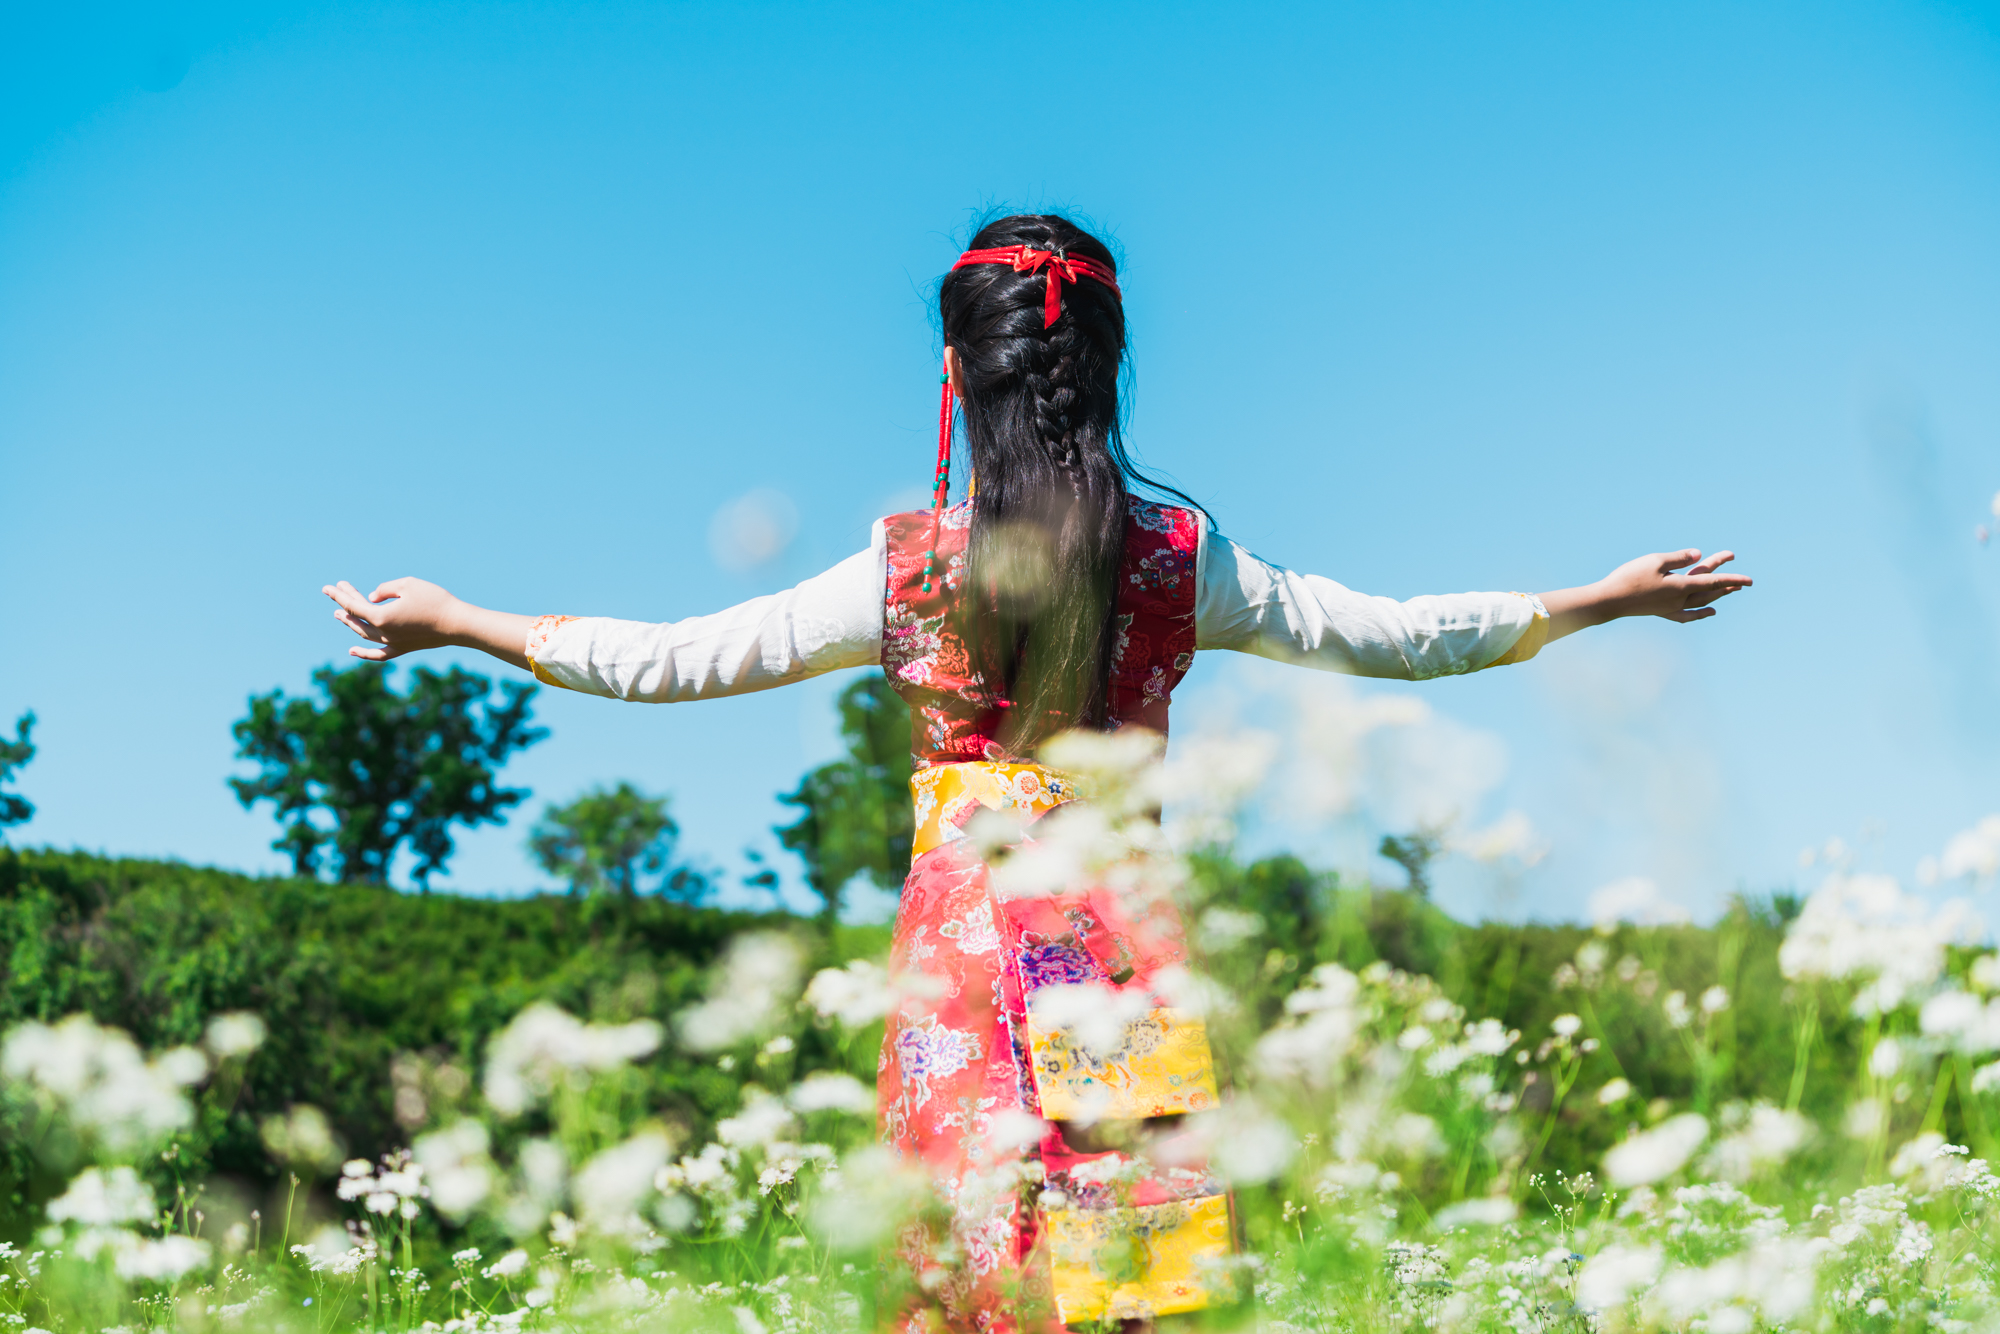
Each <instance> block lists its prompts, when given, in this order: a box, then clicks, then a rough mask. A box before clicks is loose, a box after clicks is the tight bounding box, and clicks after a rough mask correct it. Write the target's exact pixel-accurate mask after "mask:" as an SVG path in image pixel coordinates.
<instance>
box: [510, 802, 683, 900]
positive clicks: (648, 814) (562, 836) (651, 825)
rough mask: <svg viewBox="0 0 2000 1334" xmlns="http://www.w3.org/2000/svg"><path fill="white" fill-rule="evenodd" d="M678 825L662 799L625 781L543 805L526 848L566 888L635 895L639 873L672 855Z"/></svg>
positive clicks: (661, 867) (646, 872) (648, 871)
mask: <svg viewBox="0 0 2000 1334" xmlns="http://www.w3.org/2000/svg"><path fill="white" fill-rule="evenodd" d="M679 833H680V826H679V825H677V824H675V823H674V818H673V816H671V815H669V814H667V798H665V797H649V796H647V795H646V794H645V793H643V792H641V791H639V790H638V789H637V788H635V787H633V786H632V785H631V784H630V783H620V784H619V785H618V786H617V787H614V788H612V789H610V790H609V791H606V790H605V789H603V788H596V789H593V790H592V791H589V792H586V793H584V794H583V795H582V796H580V797H578V798H577V799H576V800H575V801H572V802H570V803H569V804H568V805H566V806H554V805H552V806H549V807H548V808H547V809H545V810H544V811H543V812H542V818H541V819H540V820H538V821H536V822H535V827H534V829H533V830H532V831H530V833H529V834H528V850H529V851H530V852H531V853H533V854H534V857H535V861H536V863H537V864H539V865H540V866H541V868H542V869H543V870H544V871H547V872H548V873H549V874H550V875H553V876H560V877H561V878H562V879H564V880H567V881H568V882H569V887H570V889H571V891H572V892H574V893H577V894H596V893H601V892H602V891H604V890H616V891H617V892H618V893H620V894H621V895H623V896H624V897H626V898H628V899H629V898H634V897H636V896H637V895H638V893H639V877H640V876H641V875H657V874H658V873H659V872H661V871H662V870H664V869H665V868H666V865H667V859H668V858H669V857H670V856H672V855H673V847H674V839H675V837H676V836H678V835H679Z"/></svg>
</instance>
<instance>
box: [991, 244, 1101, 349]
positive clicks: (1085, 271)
mask: <svg viewBox="0 0 2000 1334" xmlns="http://www.w3.org/2000/svg"><path fill="white" fill-rule="evenodd" d="M968 264H1011V265H1013V266H1014V272H1016V273H1033V272H1034V271H1035V270H1036V269H1043V268H1045V269H1047V270H1048V274H1049V287H1048V293H1047V295H1046V296H1044V297H1043V298H1042V327H1043V328H1044V329H1049V328H1053V327H1054V326H1055V322H1056V317H1057V316H1058V315H1060V314H1062V285H1063V284H1064V283H1066V282H1069V283H1073V282H1075V281H1076V279H1077V275H1078V274H1082V275H1083V276H1084V277H1086V278H1095V279H1097V281H1099V282H1101V283H1103V284H1104V285H1105V286H1106V287H1108V288H1110V289H1111V294H1112V295H1113V296H1117V297H1121V298H1122V297H1123V296H1124V293H1122V292H1120V291H1119V290H1118V275H1117V274H1116V273H1115V272H1113V271H1112V269H1111V267H1110V266H1109V265H1106V264H1099V263H1098V262H1097V261H1096V260H1094V259H1087V258H1085V257H1084V256H1082V255H1065V254H1064V253H1063V252H1062V251H1060V250H1037V249H1035V248H1034V247H1033V246H1025V245H1010V246H1001V247H999V248H998V249H995V250H968V251H966V252H965V253H964V254H963V255H960V256H959V257H958V263H956V264H954V265H952V266H951V267H952V270H953V272H956V271H957V270H959V269H962V268H964V267H965V266H966V265H968Z"/></svg>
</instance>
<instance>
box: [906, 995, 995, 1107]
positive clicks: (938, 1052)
mask: <svg viewBox="0 0 2000 1334" xmlns="http://www.w3.org/2000/svg"><path fill="white" fill-rule="evenodd" d="M978 1058H979V1039H978V1038H976V1037H974V1036H973V1035H972V1034H970V1033H966V1032H961V1031H960V1030H958V1029H956V1028H946V1027H945V1026H944V1025H943V1024H940V1023H939V1022H938V1020H937V1016H936V1015H932V1016H930V1017H929V1018H928V1019H926V1020H924V1022H923V1023H921V1024H913V1025H911V1026H909V1027H906V1028H904V1029H903V1031H902V1032H900V1033H898V1034H897V1035H896V1064H897V1065H898V1066H900V1067H901V1068H902V1072H903V1082H904V1083H905V1084H915V1085H916V1086H917V1087H918V1088H919V1089H920V1090H921V1092H919V1093H918V1095H917V1101H916V1105H917V1106H918V1107H921V1106H923V1105H924V1104H925V1103H927V1102H929V1101H930V1100H931V1081H932V1080H934V1079H941V1078H943V1077H945V1076H947V1075H955V1074H957V1073H958V1072H959V1071H961V1070H963V1069H965V1067H967V1066H968V1065H971V1064H972V1062H973V1061H975V1060H977V1059H978Z"/></svg>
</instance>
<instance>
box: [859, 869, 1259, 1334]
mask: <svg viewBox="0 0 2000 1334" xmlns="http://www.w3.org/2000/svg"><path fill="white" fill-rule="evenodd" d="M1184 958H1185V948H1184V945H1183V936H1182V931H1181V925H1180V920H1179V917H1178V915H1177V914H1176V913H1175V912H1174V910H1173V908H1172V906H1171V905H1170V904H1168V903H1165V902H1152V903H1149V904H1146V905H1143V906H1140V907H1135V906H1134V904H1133V902H1132V901H1131V900H1130V899H1129V898H1128V897H1127V896H1125V895H1121V894H1120V893H1118V892H1117V891H1114V890H1111V889H1108V888H1104V887H1093V888H1087V889H1080V890H1076V891H1070V892H1063V893H1059V894H1054V895H1046V896H1040V895H1038V896H1035V897H1023V898H1017V899H1011V900H1008V899H1002V898H1000V897H997V896H996V895H995V893H994V892H993V889H992V886H991V878H990V876H989V875H988V871H987V867H986V865H985V864H984V863H983V862H981V861H979V860H978V859H977V858H976V857H974V856H973V854H972V853H971V851H970V850H969V849H968V848H967V846H966V844H965V843H964V842H962V841H955V842H949V843H946V844H944V845H943V846H940V847H936V848H933V849H932V850H931V851H929V852H926V853H924V854H923V855H922V856H920V857H918V858H917V860H916V861H915V863H914V864H913V865H912V866H911V868H910V875H909V878H908V880H906V881H905V882H904V886H903V898H902V906H901V909H900V911H899V913H898V915H897V918H896V927H895V935H894V944H893V947H892V952H891V971H892V974H893V975H894V976H895V978H896V982H897V986H898V990H899V995H900V997H901V999H900V1004H899V1006H898V1008H897V1009H896V1010H895V1011H894V1012H893V1013H892V1014H891V1015H890V1016H889V1020H888V1029H887V1032H886V1034H885V1036H884V1040H883V1044H882V1056H881V1061H880V1064H879V1066H878V1094H879V1099H880V1112H881V1126H882V1134H883V1137H884V1139H885V1140H886V1141H887V1142H888V1143H889V1144H890V1145H891V1146H892V1147H894V1148H895V1149H896V1150H898V1151H899V1152H900V1153H902V1154H903V1155H905V1156H906V1157H909V1158H912V1159H916V1160H919V1161H921V1162H922V1163H923V1165H924V1166H925V1168H926V1169H927V1170H928V1171H929V1173H930V1174H931V1176H932V1178H933V1179H934V1181H935V1182H936V1186H937V1190H938V1192H939V1203H940V1204H941V1205H942V1206H943V1208H944V1210H945V1211H946V1212H948V1214H949V1217H950V1221H949V1223H948V1224H942V1225H939V1226H936V1227H932V1228H929V1229H921V1228H920V1229H917V1230H916V1231H915V1232H914V1233H913V1234H912V1235H911V1237H910V1238H909V1239H908V1240H909V1245H908V1246H907V1248H906V1249H907V1250H908V1252H909V1259H910V1260H911V1262H912V1263H913V1264H914V1265H915V1266H916V1267H917V1275H918V1287H919V1290H920V1292H921V1293H923V1294H924V1297H923V1301H922V1303H921V1305H920V1307H919V1308H918V1309H916V1310H913V1311H912V1312H911V1321H910V1328H912V1329H935V1328H939V1327H943V1328H948V1329H953V1330H977V1331H981V1332H982V1334H1025V1331H1029V1330H1048V1329H1058V1328H1060V1326H1061V1325H1062V1323H1064V1322H1065V1321H1068V1322H1075V1321H1082V1320H1094V1319H1098V1318H1100V1317H1102V1316H1105V1315H1107V1314H1108V1315H1110V1316H1111V1317H1113V1318H1144V1317H1148V1316H1153V1315H1165V1314H1170V1313H1172V1312H1175V1311H1186V1310H1193V1309H1197V1308H1199V1307H1201V1306H1205V1305H1207V1304H1208V1302H1209V1300H1210V1297H1211V1294H1212V1293H1213V1292H1214V1290H1215V1289H1216V1287H1217V1285H1218V1283H1221V1282H1225V1281H1226V1280H1225V1279H1223V1278H1222V1276H1221V1275H1220V1273H1219V1265H1218V1262H1219V1261H1220V1260H1222V1259H1223V1258H1224V1257H1226V1256H1227V1254H1228V1252H1229V1249H1230V1245H1229V1214H1228V1199H1227V1196H1226V1195H1225V1194H1224V1192H1223V1189H1222V1187H1221V1185H1220V1184H1219V1183H1217V1182H1216V1181H1215V1180H1214V1178H1212V1177H1211V1176H1210V1175H1209V1173H1208V1172H1207V1171H1206V1169H1205V1167H1204V1166H1202V1165H1201V1164H1200V1163H1199V1162H1190V1161H1187V1159H1186V1156H1185V1155H1182V1156H1181V1158H1180V1159H1179V1160H1178V1161H1177V1163H1176V1165H1174V1166H1162V1165H1161V1164H1160V1162H1158V1161H1157V1160H1155V1159H1152V1158H1148V1157H1144V1156H1140V1155H1137V1154H1135V1153H1133V1152H1132V1151H1131V1150H1132V1146H1133V1144H1134V1143H1135V1142H1137V1140H1138V1139H1140V1138H1143V1132H1144V1131H1146V1130H1147V1129H1149V1128H1150V1129H1158V1128H1160V1127H1162V1126H1165V1125H1167V1124H1170V1123H1169V1122H1164V1121H1160V1120H1158V1119H1157V1118H1162V1117H1178V1116H1180V1115H1182V1114H1185V1113H1189V1112H1199V1111H1202V1110H1204V1109H1206V1108H1208V1107H1212V1106H1213V1105H1214V1103H1215V1097H1216V1089H1215V1077H1214V1073H1213V1067H1212V1064H1211V1062H1210V1059H1209V1051H1208V1044H1207V1038H1206V1034H1205V1031H1204V1030H1203V1029H1202V1026H1201V1021H1200V1019H1199V1018H1198V1017H1197V1016H1193V1015H1190V1014H1188V1013H1186V1012H1184V1011H1181V1010H1177V1009H1175V1008H1174V1007H1173V1006H1172V1005H1171V1004H1170V1003H1168V1002H1167V998H1166V997H1164V996H1162V995H1161V992H1162V990H1163V989H1164V990H1167V991H1172V990H1173V987H1172V985H1171V984H1172V982H1173V980H1174V977H1175V974H1176V973H1177V971H1178V969H1179V968H1180V967H1181V966H1182V964H1183V961H1184ZM1107 1015H1109V1016H1112V1019H1111V1029H1110V1032H1111V1034H1112V1035H1111V1036H1109V1037H1107V1036H1106V1032H1107V1030H1106V1016H1107ZM1135 1123H1137V1124H1136V1125H1135ZM1148 1123H1150V1125H1149V1124H1148ZM1112 1127H1124V1132H1123V1133H1118V1134H1113V1135H1109V1136H1107V1135H1106V1133H1105V1132H1106V1131H1107V1129H1110V1128H1112ZM1134 1129H1137V1130H1138V1131H1140V1132H1141V1134H1140V1136H1138V1137H1135V1136H1134V1135H1133V1134H1131V1133H1129V1132H1130V1131H1132V1130H1134ZM1107 1139H1109V1140H1111V1141H1114V1142H1116V1143H1117V1144H1119V1145H1120V1146H1121V1147H1117V1148H1113V1147H1107V1143H1106V1141H1107Z"/></svg>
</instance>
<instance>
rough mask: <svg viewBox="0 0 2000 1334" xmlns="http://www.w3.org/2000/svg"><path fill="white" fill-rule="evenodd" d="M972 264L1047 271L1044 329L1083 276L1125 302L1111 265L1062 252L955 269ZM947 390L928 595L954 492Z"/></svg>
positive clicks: (980, 256)
mask: <svg viewBox="0 0 2000 1334" xmlns="http://www.w3.org/2000/svg"><path fill="white" fill-rule="evenodd" d="M968 264H1008V265H1012V266H1013V269H1014V272H1016V273H1033V272H1035V271H1036V270H1037V269H1044V270H1046V271H1047V272H1048V275H1049V285H1048V290H1047V293H1046V294H1045V295H1044V296H1043V298H1042V327H1043V328H1044V329H1050V328H1054V327H1055V322H1056V319H1057V317H1058V316H1060V315H1061V314H1062V285H1063V284H1064V283H1066V282H1068V283H1073V282H1075V281H1076V280H1077V276H1078V275H1079V274H1080V275H1082V276H1083V277H1085V278H1095V279H1096V280H1097V281H1098V282H1101V283H1103V284H1104V285H1105V286H1106V287H1108V288H1110V289H1111V294H1112V295H1113V296H1115V297H1118V298H1119V299H1120V300H1123V299H1124V295H1125V294H1124V293H1123V292H1120V291H1119V290H1118V275H1117V273H1116V272H1114V271H1113V270H1112V268H1111V267H1110V266H1109V265H1106V264H1099V263H1098V262H1097V261H1096V260H1094V259H1089V258H1086V257H1085V256H1082V255H1065V254H1063V253H1062V252H1061V251H1060V250H1037V249H1035V248H1034V247H1033V246H1025V245H1010V246H1000V247H998V248H996V249H992V250H968V251H966V252H965V253H964V254H963V255H960V256H959V257H958V263H956V264H954V265H952V266H951V267H952V271H953V272H954V273H955V272H957V271H958V270H960V269H962V268H964V267H965V266H966V265H968ZM942 379H943V381H944V388H943V391H942V393H941V395H940V397H941V400H942V401H941V402H940V404H939V406H938V461H937V477H936V481H935V488H936V489H935V490H934V491H933V492H932V495H931V545H930V549H929V550H928V551H926V552H924V592H926V593H928V592H930V591H931V577H932V575H934V574H935V573H936V572H937V544H938V529H939V525H940V524H942V523H943V522H944V502H945V501H946V500H947V499H948V498H949V496H950V492H951V376H950V375H949V374H946V375H944V376H943V377H942Z"/></svg>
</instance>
